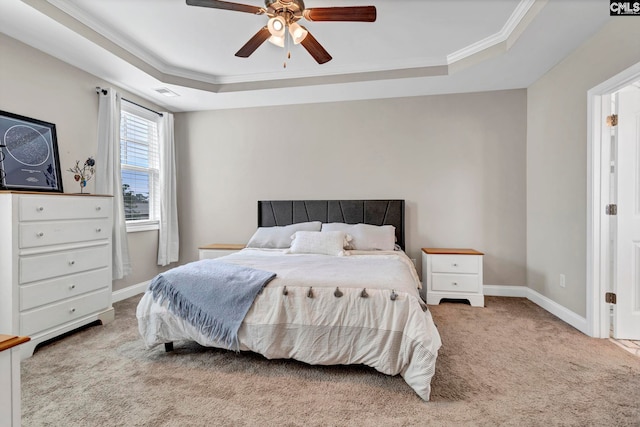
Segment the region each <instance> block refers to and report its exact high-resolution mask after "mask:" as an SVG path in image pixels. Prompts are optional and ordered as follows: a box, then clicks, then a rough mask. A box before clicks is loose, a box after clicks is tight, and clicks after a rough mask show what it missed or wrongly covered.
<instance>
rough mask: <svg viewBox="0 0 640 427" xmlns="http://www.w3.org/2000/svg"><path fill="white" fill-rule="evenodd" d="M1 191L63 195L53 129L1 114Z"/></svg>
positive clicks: (41, 122)
mask: <svg viewBox="0 0 640 427" xmlns="http://www.w3.org/2000/svg"><path fill="white" fill-rule="evenodd" d="M0 189H6V190H27V191H53V192H58V193H62V174H61V173H60V157H58V140H57V137H56V125H54V124H53V123H47V122H43V121H41V120H36V119H31V118H29V117H24V116H19V115H17V114H13V113H7V112H6V111H0Z"/></svg>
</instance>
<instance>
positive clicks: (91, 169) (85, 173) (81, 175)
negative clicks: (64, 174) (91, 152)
mask: <svg viewBox="0 0 640 427" xmlns="http://www.w3.org/2000/svg"><path fill="white" fill-rule="evenodd" d="M95 165H96V161H95V160H93V157H89V158H88V159H87V160H85V161H84V164H83V165H82V167H80V160H76V165H75V166H74V167H72V168H69V169H67V170H68V171H69V172H71V173H72V174H74V175H73V178H74V179H75V180H76V181H77V182H79V183H80V193H81V194H82V193H84V187H86V186H87V182H88V181H89V180H90V179H91V178H93V175H94V174H95V173H96V170H95Z"/></svg>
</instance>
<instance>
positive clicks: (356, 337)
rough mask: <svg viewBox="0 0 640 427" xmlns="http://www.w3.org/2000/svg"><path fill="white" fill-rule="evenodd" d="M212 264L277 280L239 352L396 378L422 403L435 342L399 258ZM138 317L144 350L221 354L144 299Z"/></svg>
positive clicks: (280, 256) (242, 256)
mask: <svg viewBox="0 0 640 427" xmlns="http://www.w3.org/2000/svg"><path fill="white" fill-rule="evenodd" d="M219 259H220V260H222V261H224V262H228V263H235V264H242V265H246V266H249V267H254V268H259V269H262V270H267V271H272V272H275V273H277V276H276V278H275V279H274V280H273V281H271V282H270V283H269V284H268V285H267V287H266V288H264V290H263V291H262V293H261V294H260V295H258V297H257V298H256V300H255V302H254V303H253V306H252V307H251V309H250V310H249V312H248V313H247V315H246V317H245V319H244V322H243V323H242V326H241V327H240V330H239V331H238V339H239V341H240V348H241V349H242V350H250V351H254V352H256V353H260V354H262V355H264V356H265V357H267V358H271V359H273V358H292V359H296V360H299V361H302V362H306V363H309V364H317V365H336V364H364V365H367V366H371V367H373V368H375V369H376V370H378V371H380V372H382V373H385V374H388V375H396V374H401V375H402V376H403V378H404V379H405V381H406V382H407V384H409V385H410V386H411V387H412V388H413V389H414V390H415V392H416V393H417V394H418V395H419V396H420V397H421V398H423V399H424V400H429V394H430V391H431V387H430V383H431V378H432V376H433V374H434V372H435V362H436V357H437V354H438V349H439V348H440V345H441V341H440V335H439V334H438V330H437V329H436V327H435V325H434V323H433V320H432V318H431V314H430V313H429V311H428V310H427V309H426V306H425V305H424V303H423V302H422V300H421V299H420V296H419V294H418V288H419V286H420V281H419V279H418V277H417V274H416V271H415V268H414V266H413V264H412V262H411V260H410V259H409V258H408V257H407V256H406V255H405V254H404V252H400V251H393V252H382V251H376V252H358V251H352V252H351V255H350V256H340V257H336V256H328V255H307V254H304V255H303V254H285V253H284V251H280V250H259V249H244V250H242V251H240V252H237V253H234V254H232V255H228V256H226V257H223V258H219ZM285 287H286V295H285ZM336 288H337V289H339V291H340V292H341V293H342V294H343V295H342V296H341V297H336V295H335V292H336ZM363 289H366V293H367V294H368V297H366V298H365V297H363V296H362V291H363ZM310 292H311V295H312V298H310V297H309V295H310ZM392 294H396V298H395V300H392V299H391V296H392ZM137 317H138V325H139V330H140V334H141V335H142V337H143V339H144V341H145V343H146V345H147V346H148V347H153V346H156V345H158V344H162V343H167V342H173V341H180V340H193V341H196V342H198V343H199V344H201V345H204V346H209V347H221V348H226V347H225V346H224V345H221V344H220V343H218V342H212V341H211V340H210V339H208V338H206V337H205V336H203V335H202V334H201V333H199V332H198V331H197V329H196V328H195V327H193V326H192V325H191V324H189V323H188V322H186V321H185V320H183V319H181V318H180V317H177V316H175V315H174V314H172V313H171V312H169V311H168V310H167V308H166V306H165V304H158V303H156V302H155V301H154V300H153V297H152V295H151V293H150V292H146V293H145V294H144V296H143V298H142V300H141V301H140V303H139V305H138V309H137Z"/></svg>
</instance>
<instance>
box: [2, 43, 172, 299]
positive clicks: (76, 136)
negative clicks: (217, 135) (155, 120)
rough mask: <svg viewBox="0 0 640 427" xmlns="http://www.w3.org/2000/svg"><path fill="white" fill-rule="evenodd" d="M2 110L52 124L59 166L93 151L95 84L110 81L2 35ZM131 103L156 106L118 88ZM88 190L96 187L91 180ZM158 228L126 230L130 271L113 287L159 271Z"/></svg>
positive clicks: (70, 188) (68, 177)
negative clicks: (142, 230)
mask: <svg viewBox="0 0 640 427" xmlns="http://www.w3.org/2000/svg"><path fill="white" fill-rule="evenodd" d="M0 58H1V59H0V110H3V111H8V112H11V113H15V114H20V115H23V116H27V117H31V118H34V119H39V120H44V121H46V122H50V123H54V124H55V125H56V132H57V136H58V151H59V155H60V165H61V168H62V170H63V171H64V170H66V169H67V168H70V167H72V166H73V165H74V164H75V161H76V160H82V161H84V160H85V159H86V158H87V157H89V156H95V154H96V148H97V138H96V134H97V119H98V97H97V95H96V93H95V87H96V86H104V87H108V86H109V84H108V83H107V82H105V81H103V80H101V79H99V78H97V77H95V76H93V75H91V74H88V73H85V72H84V71H81V70H79V69H78V68H75V67H73V66H71V65H69V64H66V63H65V62H62V61H59V60H57V59H55V58H53V57H51V56H49V55H47V54H44V53H42V52H40V51H38V50H36V49H33V48H31V47H29V46H27V45H25V44H23V43H20V42H18V41H16V40H15V39H12V38H9V37H7V36H5V35H3V34H0ZM122 93H124V95H125V96H126V97H127V99H131V100H132V101H134V102H141V103H143V104H144V105H147V106H149V107H151V108H157V106H155V105H153V104H150V103H148V102H145V101H144V100H141V99H139V98H137V97H135V96H134V95H132V94H129V93H126V92H122ZM62 185H63V189H64V191H65V192H67V193H77V192H79V191H80V188H79V187H78V184H77V183H76V182H75V181H74V180H73V176H72V174H71V173H69V172H63V173H62ZM87 190H88V191H89V192H91V193H93V192H94V186H93V182H92V181H90V182H89V185H88V186H87ZM157 240H158V233H157V232H156V231H151V232H140V233H132V234H129V243H130V250H131V262H132V264H133V268H134V272H133V274H132V275H131V276H129V277H127V278H125V279H123V280H119V281H116V282H114V290H117V289H121V288H123V287H126V286H129V285H132V284H136V283H139V282H141V281H144V280H149V279H150V278H151V277H153V276H154V275H155V274H157V272H159V271H160V269H159V268H158V267H156V265H155V258H154V259H152V257H151V256H150V255H149V254H150V253H154V254H155V253H157Z"/></svg>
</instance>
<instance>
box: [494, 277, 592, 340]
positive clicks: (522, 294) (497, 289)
mask: <svg viewBox="0 0 640 427" xmlns="http://www.w3.org/2000/svg"><path fill="white" fill-rule="evenodd" d="M483 292H484V294H485V296H500V297H519V298H526V299H528V300H529V301H531V302H533V303H534V304H536V305H538V306H540V307H542V308H543V309H545V310H547V311H548V312H549V313H551V314H553V315H554V316H556V317H558V318H559V319H560V320H562V321H564V322H566V323H568V324H569V325H571V326H573V327H574V328H576V329H577V330H579V331H580V332H582V333H583V334H585V335H589V334H588V332H587V331H588V328H587V319H586V318H585V317H582V316H579V315H577V314H576V313H574V312H573V311H571V310H569V309H568V308H566V307H563V306H561V305H560V304H558V303H557V302H555V301H553V300H551V299H549V298H547V297H545V296H544V295H542V294H540V293H538V292H537V291H534V290H533V289H531V288H528V287H526V286H497V285H484V286H483Z"/></svg>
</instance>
